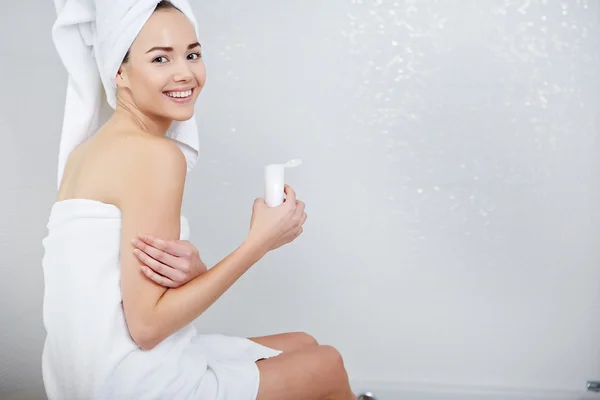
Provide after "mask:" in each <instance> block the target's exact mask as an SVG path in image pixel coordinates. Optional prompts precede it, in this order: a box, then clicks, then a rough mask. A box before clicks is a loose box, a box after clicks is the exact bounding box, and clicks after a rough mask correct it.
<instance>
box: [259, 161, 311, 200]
mask: <svg viewBox="0 0 600 400" xmlns="http://www.w3.org/2000/svg"><path fill="white" fill-rule="evenodd" d="M300 164H302V160H300V159H295V160H290V161H288V162H287V163H285V164H269V165H267V166H266V167H265V202H266V203H267V205H268V206H269V207H277V206H279V205H281V204H283V197H284V195H285V192H284V189H285V180H284V170H285V168H293V167H297V166H298V165H300Z"/></svg>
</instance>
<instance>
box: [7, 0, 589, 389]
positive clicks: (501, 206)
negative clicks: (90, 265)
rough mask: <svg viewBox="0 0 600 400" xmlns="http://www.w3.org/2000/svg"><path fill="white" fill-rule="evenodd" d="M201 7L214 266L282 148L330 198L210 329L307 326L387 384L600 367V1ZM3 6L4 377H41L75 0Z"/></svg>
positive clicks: (416, 0) (582, 376) (315, 201)
mask: <svg viewBox="0 0 600 400" xmlns="http://www.w3.org/2000/svg"><path fill="white" fill-rule="evenodd" d="M193 4H194V8H195V10H196V12H197V17H198V20H199V22H200V24H201V33H202V37H201V38H200V39H201V42H202V43H203V46H204V54H205V61H206V64H207V69H208V82H207V86H206V88H205V91H204V93H203V94H202V95H201V97H200V101H199V103H198V107H197V109H198V121H199V126H200V135H201V146H202V149H201V160H200V162H199V163H198V165H197V167H196V169H195V170H194V171H193V172H192V173H191V175H190V177H189V182H188V186H187V189H186V196H185V200H184V211H185V214H186V215H187V216H188V218H189V219H190V222H191V225H192V241H193V242H194V243H195V244H196V245H197V246H198V247H199V249H200V251H201V254H202V256H203V257H204V259H205V261H206V262H207V264H214V263H216V262H217V261H218V260H220V259H221V258H222V257H224V256H226V255H227V254H228V252H229V251H231V250H232V249H233V248H234V247H235V246H236V245H237V244H239V242H240V241H241V240H242V239H243V237H244V235H245V233H246V232H247V227H248V221H249V216H250V210H251V206H252V200H253V199H254V198H255V197H257V196H260V195H261V194H262V167H263V165H265V164H268V163H272V162H284V161H286V160H288V159H290V158H297V157H298V158H302V159H303V160H304V165H302V166H301V167H299V168H297V169H293V170H289V171H288V173H287V176H288V183H290V184H292V185H293V186H294V187H295V188H296V189H297V191H298V193H299V196H300V198H302V199H303V200H304V201H305V202H306V203H307V212H308V214H309V219H308V222H307V225H306V229H305V233H304V235H303V236H302V237H301V238H300V239H299V240H298V241H297V242H296V243H295V244H293V245H292V246H289V247H287V248H284V249H282V250H279V251H277V252H275V253H273V254H270V255H268V256H267V257H266V258H265V259H264V260H263V261H262V262H260V264H259V265H257V266H255V267H254V269H253V270H251V271H250V272H249V273H248V274H247V275H246V276H244V277H243V278H242V279H241V280H240V281H239V282H238V283H237V284H236V285H235V286H234V287H233V288H232V290H231V291H229V292H228V293H227V294H226V295H224V296H223V298H222V299H221V300H220V301H219V302H218V303H217V304H216V305H215V306H214V307H213V308H211V309H210V310H209V311H208V312H207V313H206V314H205V315H203V316H202V317H200V318H199V320H198V326H199V327H200V330H201V331H203V332H222V333H226V334H234V335H248V336H250V335H263V334H270V333H275V332H281V331H294V330H302V331H308V332H310V333H312V334H313V335H315V336H316V337H317V338H318V339H319V340H320V341H321V342H323V343H329V344H334V345H335V346H337V347H338V348H339V349H340V350H341V351H342V353H343V354H344V356H345V360H346V364H347V367H348V369H349V372H350V375H351V378H352V379H353V380H354V381H355V382H359V381H360V382H366V384H367V385H377V384H379V383H378V382H380V383H382V384H384V383H385V384H394V385H398V386H402V385H415V384H417V385H418V384H428V383H435V384H450V385H483V386H488V385H489V386H499V387H528V388H542V387H549V388H550V389H565V390H582V389H583V388H584V385H585V381H586V380H587V379H592V378H600V345H599V343H600V340H599V338H600V314H599V313H598V311H599V310H598V308H599V307H598V305H599V304H600V247H599V246H598V240H599V233H600V232H599V226H600V221H599V219H598V217H599V213H598V210H599V208H598V204H599V203H598V201H599V200H600V192H599V189H598V186H599V185H598V182H599V179H598V178H599V174H600V168H599V167H600V165H599V162H598V154H599V150H600V146H599V143H598V139H599V135H598V134H599V132H600V125H599V123H598V117H597V113H598V111H599V106H600V98H599V94H598V93H600V92H599V89H600V87H599V86H600V85H599V84H600V74H599V72H598V71H600V57H599V54H600V52H599V49H600V20H599V18H598V17H599V15H600V10H599V7H600V5H599V4H598V2H596V1H591V0H590V1H558V0H547V1H542V0H519V1H510V0H503V1H500V0H496V1H494V0H485V1H482V0H460V1H451V0H448V1H442V0H439V1H436V0H412V1H409V0H404V1H400V0H398V1H393V0H389V1H388V0H385V1H382V0H352V1H350V0H346V1H343V0H335V1H334V0H329V1H285V2H281V1H267V0H263V1H253V2H246V1H241V0H238V1H229V2H200V1H195V2H193ZM2 7H3V9H2V12H1V13H0V36H1V37H2V41H1V42H0V60H1V62H0V72H1V73H0V87H1V88H2V94H1V95H0V127H1V128H0V129H1V132H2V138H3V140H2V144H1V145H0V168H1V170H2V171H3V172H2V178H3V179H2V186H3V191H2V196H1V197H0V210H1V213H2V214H1V218H0V254H2V255H4V257H3V260H2V261H1V262H0V266H1V269H0V272H1V277H0V333H1V335H2V336H1V337H0V393H3V392H8V391H16V390H23V389H27V388H35V387H36V385H39V384H40V382H41V374H40V356H41V350H42V345H43V339H44V330H43V326H42V323H41V305H42V294H43V279H42V271H41V257H42V246H41V239H42V238H43V236H44V235H45V234H46V226H45V224H46V221H47V217H48V212H49V209H50V206H51V204H52V202H53V201H54V196H55V182H56V162H57V153H58V144H59V132H60V128H61V123H62V108H63V105H64V91H65V85H66V74H65V71H64V69H63V67H62V65H61V63H60V60H59V59H58V56H57V55H56V52H55V50H54V47H53V44H52V42H51V37H50V29H51V26H52V23H53V21H54V18H55V14H54V9H53V6H52V3H51V2H50V1H45V2H39V1H33V0H21V1H14V2H10V4H9V5H3V6H2ZM7 7H8V8H7ZM5 395H6V396H8V394H6V393H5Z"/></svg>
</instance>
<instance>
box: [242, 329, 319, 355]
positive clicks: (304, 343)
mask: <svg viewBox="0 0 600 400" xmlns="http://www.w3.org/2000/svg"><path fill="white" fill-rule="evenodd" d="M248 339H249V340H252V341H253V342H256V343H258V344H262V345H263V346H267V347H269V348H271V349H275V350H280V351H283V352H284V353H289V352H290V351H296V350H300V349H303V348H305V347H311V346H316V345H318V343H317V340H316V339H315V338H314V337H312V336H310V335H309V334H307V333H304V332H290V333H280V334H277V335H270V336H260V337H253V338H248Z"/></svg>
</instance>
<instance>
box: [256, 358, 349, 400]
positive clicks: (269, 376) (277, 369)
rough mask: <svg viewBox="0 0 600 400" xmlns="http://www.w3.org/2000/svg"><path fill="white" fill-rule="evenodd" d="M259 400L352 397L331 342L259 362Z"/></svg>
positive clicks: (342, 366) (342, 367)
mask: <svg viewBox="0 0 600 400" xmlns="http://www.w3.org/2000/svg"><path fill="white" fill-rule="evenodd" d="M256 365H257V366H258V369H259V371H260V386H259V389H258V396H257V400H313V399H314V400H323V399H335V400H350V399H356V397H355V396H354V395H353V394H352V392H351V390H350V385H349V383H348V375H347V373H346V370H345V368H344V364H343V361H342V357H341V356H340V354H339V352H338V351H337V350H336V349H334V348H333V347H331V346H311V347H305V348H303V349H299V350H298V349H297V350H296V351H292V352H290V353H283V354H281V355H279V356H277V357H273V358H267V359H264V360H260V361H258V362H257V363H256Z"/></svg>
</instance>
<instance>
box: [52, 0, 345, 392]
mask: <svg viewBox="0 0 600 400" xmlns="http://www.w3.org/2000/svg"><path fill="white" fill-rule="evenodd" d="M205 78H206V71H205V67H204V64H203V61H202V57H201V47H200V44H199V43H198V39H197V37H196V32H195V29H194V26H193V25H192V23H191V22H190V20H189V18H187V17H186V15H184V13H182V12H181V11H180V9H179V8H177V7H175V6H174V5H173V4H171V3H169V2H166V1H161V2H160V3H158V5H157V7H156V10H155V11H154V13H153V14H152V15H151V16H150V17H149V18H148V20H147V21H146V22H145V23H144V25H143V27H142V28H141V30H140V31H139V34H137V36H136V38H135V40H134V41H133V43H132V44H131V47H130V49H129V51H128V52H127V54H126V56H125V58H124V59H123V62H122V64H121V66H120V68H119V70H118V73H117V74H116V76H115V77H114V83H115V85H116V86H117V91H116V99H117V104H116V110H115V112H114V114H113V115H112V116H111V117H110V119H109V120H108V121H107V122H106V123H105V124H104V125H103V126H102V127H101V128H100V129H99V130H98V131H97V132H96V133H95V134H94V135H93V136H92V137H91V138H90V139H88V140H86V141H85V142H84V143H82V144H81V145H79V146H78V147H77V148H76V149H74V150H73V151H72V152H71V153H70V155H69V157H68V161H67V162H66V165H65V167H64V174H63V175H62V180H61V181H60V187H59V192H58V199H57V202H56V203H55V204H54V205H53V208H52V212H51V216H50V222H49V225H48V226H49V230H50V232H49V235H48V237H46V238H45V239H44V246H45V249H46V253H45V255H44V262H43V264H44V274H45V295H44V324H45V326H46V329H47V339H46V343H45V347H44V356H43V374H44V383H45V385H46V390H47V392H48V396H49V398H50V399H55V398H56V399H58V398H60V399H76V398H82V399H83V398H85V399H89V398H94V399H113V400H119V399H211V400H212V399H231V400H243V399H259V400H270V399H273V400H285V399H290V400H292V399H315V400H316V399H336V400H337V399H340V400H342V399H343V400H349V399H356V397H355V396H354V395H353V394H352V392H351V389H350V387H349V383H348V377H347V374H346V371H345V369H344V366H343V362H342V360H341V357H340V355H339V353H338V352H337V351H336V350H335V349H334V348H332V347H329V346H321V345H319V344H317V342H316V341H315V340H314V339H313V338H312V337H310V336H308V335H306V334H299V333H295V334H283V335H275V336H267V337H259V338H251V339H243V338H233V337H226V336H222V335H198V334H197V333H196V331H195V328H194V326H193V324H192V322H193V321H194V320H195V319H196V318H197V317H198V316H200V315H201V314H202V313H203V312H204V311H205V310H206V309H208V307H210V306H211V305H212V304H213V303H214V302H215V301H216V300H217V299H218V298H219V297H220V296H221V295H222V294H223V293H224V292H225V291H226V290H228V289H229V288H230V287H231V285H232V284H233V283H234V282H235V281H236V280H237V279H239V278H240V277H241V276H242V275H243V274H244V273H245V272H246V271H247V270H248V269H249V268H250V267H252V265H254V264H255V263H256V262H257V261H259V260H260V259H261V258H262V257H263V256H264V255H265V254H266V253H267V252H269V251H271V250H273V249H276V248H278V247H280V246H282V245H284V244H286V243H289V242H291V241H293V240H294V239H295V238H296V237H297V236H298V235H299V234H300V233H301V232H302V225H303V224H304V221H305V220H306V214H305V212H304V204H303V203H302V202H301V201H299V200H297V199H296V195H295V193H294V191H293V190H292V189H291V188H290V187H289V186H286V189H285V191H286V195H287V196H286V200H285V202H284V204H282V205H281V206H279V207H275V208H269V207H267V206H266V204H265V202H264V201H263V200H262V199H257V200H256V201H255V203H254V206H253V212H252V218H251V224H250V225H251V226H250V231H249V233H248V235H247V237H246V239H245V240H244V242H243V243H242V244H241V245H240V246H239V247H238V248H237V249H236V250H235V251H234V252H233V253H231V254H230V255H229V256H227V257H226V258H225V259H223V260H222V261H221V262H219V263H217V264H216V265H215V266H214V267H213V268H211V269H210V270H208V271H206V267H205V266H204V265H203V264H202V262H201V260H200V259H199V257H198V256H197V254H198V253H197V251H196V250H195V248H193V247H192V246H191V244H189V242H187V241H186V240H185V239H186V237H187V236H188V235H187V230H186V220H185V219H183V217H181V216H180V213H181V202H182V196H183V189H184V183H185V177H186V158H185V156H184V154H183V153H182V151H181V149H180V147H178V146H177V145H176V144H174V142H173V141H171V140H169V138H167V137H166V133H167V130H168V129H169V127H170V126H171V124H172V123H173V121H185V120H189V119H190V118H192V116H193V113H194V103H195V101H196V99H197V97H198V95H199V93H200V91H201V90H202V87H203V85H204V82H205ZM142 232H143V233H146V234H149V235H151V236H149V237H148V238H146V239H145V241H146V242H148V243H150V244H156V246H157V247H159V248H164V249H169V248H172V249H173V250H172V251H173V253H174V254H173V255H170V256H169V255H166V254H164V253H163V255H162V256H161V253H158V252H157V251H158V249H156V248H153V247H151V246H149V245H148V244H146V245H144V244H143V241H136V240H135V239H136V238H137V237H138V235H139V233H142ZM115 238H117V239H118V240H117V239H115ZM152 238H161V239H160V240H158V239H152ZM178 239H183V240H182V241H178ZM132 244H134V245H135V246H137V247H138V249H135V248H134V246H132ZM175 245H177V246H175ZM140 249H141V250H144V252H145V253H144V252H140ZM89 253H93V256H92V257H89V258H87V259H86V258H84V256H83V255H84V254H89ZM186 254H188V255H189V256H188V257H187V260H188V261H187V262H188V264H187V265H188V266H190V267H192V268H191V272H188V275H187V276H181V275H180V276H179V277H178V278H177V277H175V278H174V279H172V280H171V281H164V280H162V278H164V276H162V277H160V276H158V275H154V274H156V272H163V273H164V274H165V275H169V271H168V270H164V269H161V268H162V267H160V266H159V264H156V263H153V262H152V261H151V260H150V258H149V256H154V257H155V258H157V259H159V260H161V259H162V261H164V263H166V264H170V265H172V266H178V265H179V266H180V267H181V264H180V262H181V261H182V259H181V258H182V257H181V256H185V255H186ZM113 256H115V257H116V258H115V257H113ZM86 257H87V256H86ZM161 257H162V258H161ZM192 259H193V260H194V262H193V263H192V262H191V261H190V260H192ZM146 265H147V266H149V267H152V268H154V269H156V271H154V272H152V271H150V270H148V269H146ZM163 265H164V264H163ZM164 267H166V265H164ZM183 267H184V268H185V265H183ZM171 272H173V271H171ZM171 276H172V277H173V275H172V274H171Z"/></svg>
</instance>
